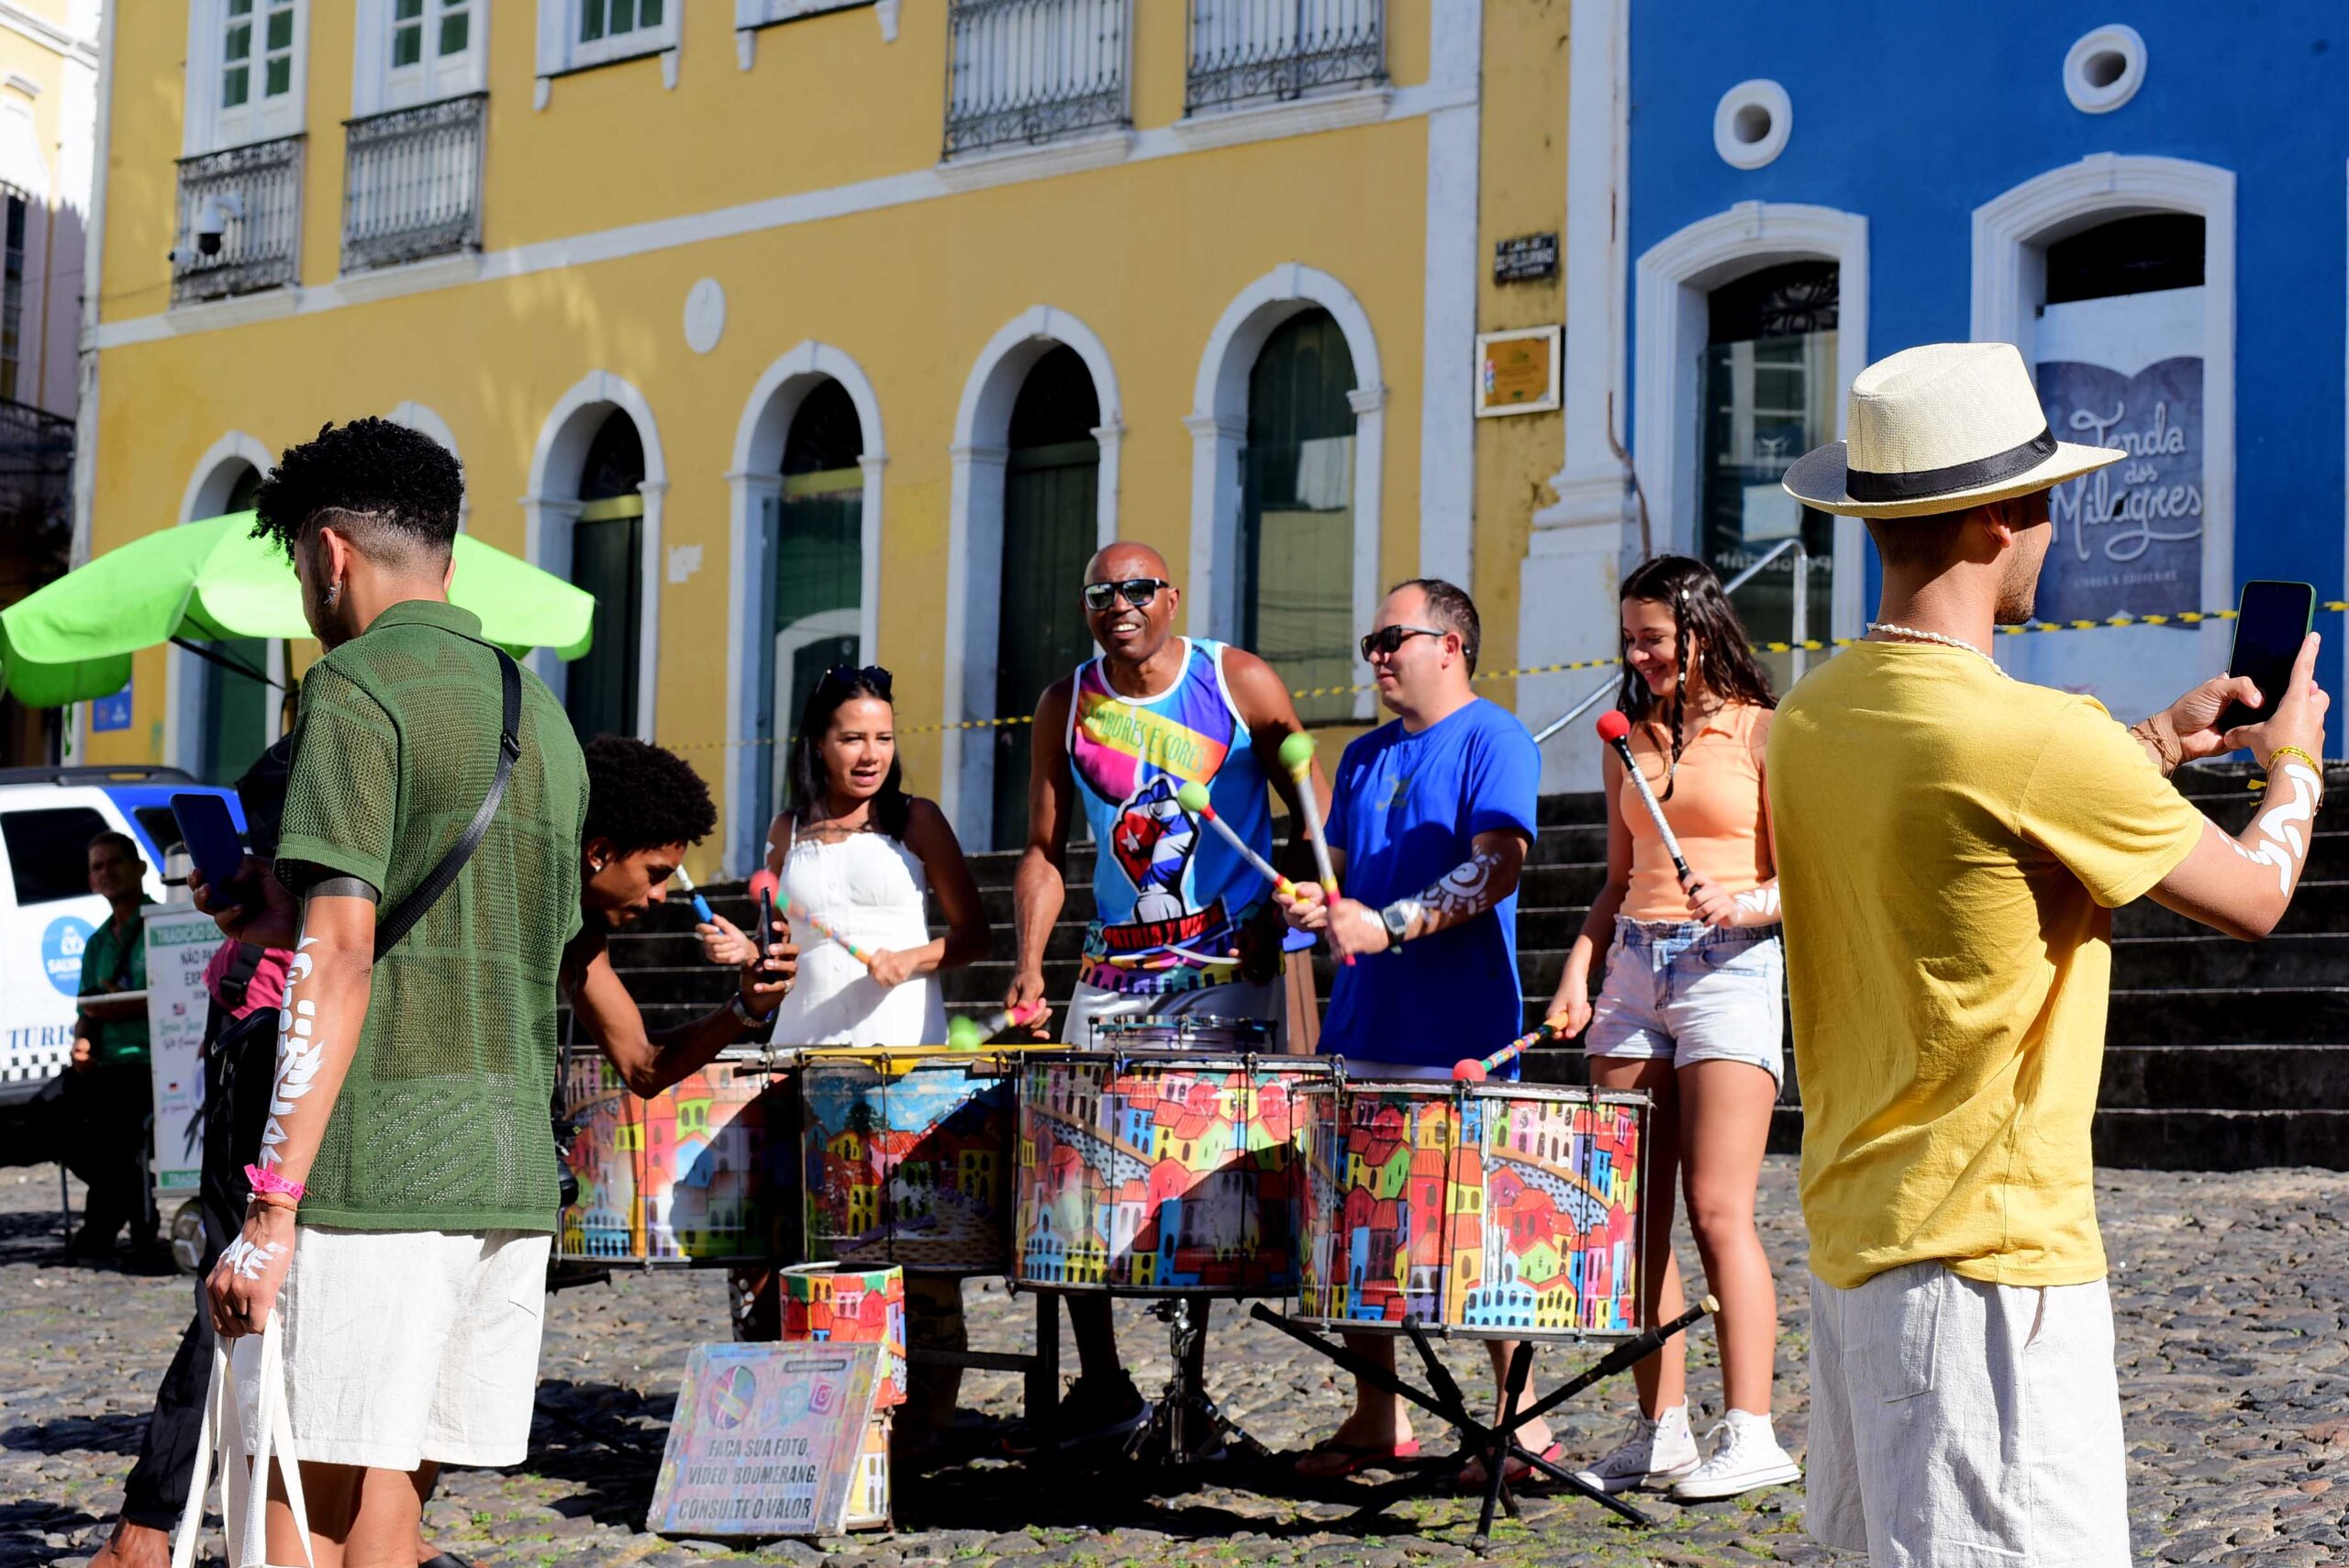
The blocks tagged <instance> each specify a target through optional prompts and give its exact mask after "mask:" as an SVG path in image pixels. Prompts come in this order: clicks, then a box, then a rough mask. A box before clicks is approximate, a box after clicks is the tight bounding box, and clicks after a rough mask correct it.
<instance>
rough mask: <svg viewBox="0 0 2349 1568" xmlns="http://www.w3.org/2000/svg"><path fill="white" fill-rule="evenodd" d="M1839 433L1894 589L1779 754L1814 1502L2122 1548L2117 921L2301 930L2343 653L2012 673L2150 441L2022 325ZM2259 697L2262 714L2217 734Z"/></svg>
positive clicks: (1884, 391) (2058, 1546) (1802, 695)
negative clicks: (2241, 785)
mask: <svg viewBox="0 0 2349 1568" xmlns="http://www.w3.org/2000/svg"><path fill="white" fill-rule="evenodd" d="M1845 426H1846V428H1848V429H1849V430H1850V431H1851V440H1850V442H1849V443H1848V445H1847V444H1846V443H1845V442H1842V441H1835V442H1832V443H1831V444H1830V445H1828V446H1825V447H1821V448H1820V449H1819V450H1815V451H1812V452H1810V453H1808V454H1807V455H1805V456H1804V457H1802V458H1800V459H1799V460H1798V461H1797V462H1795V463H1794V464H1793V466H1791V467H1790V468H1788V469H1787V473H1786V475H1785V477H1784V480H1783V483H1784V484H1785V486H1786V488H1787V491H1788V493H1790V494H1791V495H1794V496H1795V497H1796V498H1797V499H1798V500H1799V501H1801V502H1802V503H1803V504H1804V505H1806V506H1816V507H1819V508H1820V509H1821V510H1822V511H1828V512H1833V513H1838V514H1842V515H1844V516H1850V517H1861V518H1863V519H1865V523H1866V527H1867V530H1868V535H1869V537H1870V538H1871V539H1873V540H1874V541H1875V543H1876V550H1877V553H1878V555H1879V556H1880V558H1881V559H1882V561H1883V562H1884V587H1883V594H1882V596H1881V598H1880V600H1879V602H1878V609H1877V612H1876V619H1875V620H1874V621H1873V622H1871V623H1870V624H1869V627H1868V637H1867V639H1866V640H1865V641H1863V642H1860V643H1858V644H1857V645H1855V646H1854V647H1852V648H1848V649H1846V650H1844V651H1842V652H1841V653H1838V654H1837V655H1836V656H1835V657H1834V658H1832V659H1831V660H1829V661H1828V662H1826V663H1824V664H1823V665H1821V666H1820V668H1818V669H1817V670H1815V671H1813V672H1812V673H1810V675H1809V677H1808V678H1806V679H1805V680H1804V681H1803V682H1802V684H1799V685H1798V686H1796V687H1795V689H1794V690H1793V691H1792V692H1789V693H1788V694H1787V698H1786V700H1785V701H1784V702H1782V703H1781V704H1779V706H1778V717H1777V722H1776V724H1775V725H1774V726H1773V727H1772V729H1771V733H1770V751H1769V788H1770V821H1771V826H1772V828H1773V829H1774V831H1775V833H1776V840H1777V867H1778V873H1779V886H1780V891H1781V894H1782V896H1783V901H1784V917H1785V921H1786V940H1787V982H1788V990H1789V993H1790V997H1791V1000H1792V1003H1793V1012H1794V1042H1795V1062H1796V1067H1797V1070H1798V1076H1799V1077H1800V1079H1801V1083H1802V1100H1803V1138H1802V1207H1803V1221H1804V1224H1805V1226H1806V1227H1807V1229H1809V1240H1810V1272H1811V1285H1810V1440H1809V1451H1808V1453H1807V1454H1806V1455H1805V1459H1806V1461H1807V1462H1808V1463H1809V1472H1810V1473H1809V1484H1808V1488H1807V1496H1806V1497H1805V1499H1804V1507H1803V1522H1804V1524H1805V1525H1806V1526H1807V1527H1808V1528H1809V1531H1810V1533H1811V1534H1812V1535H1813V1536H1815V1537H1817V1538H1818V1539H1819V1540H1821V1541H1823V1542H1825V1543H1826V1544H1828V1545H1830V1546H1832V1547H1837V1548H1840V1549H1842V1550H1844V1551H1865V1552H1866V1553H1867V1554H1868V1559H1869V1561H1870V1562H1873V1563H1876V1564H1880V1565H1886V1568H1889V1565H1893V1564H1898V1565H1901V1568H1909V1565H1912V1564H1913V1565H1938V1564H1944V1563H1950V1564H1957V1563H1965V1564H1975V1563H1985V1562H2002V1563H2004V1562H2013V1563H2032V1564H2038V1563H2049V1564H2053V1563H2064V1564H2066V1565H2067V1568H2126V1564H2128V1563H2129V1562H2132V1561H2134V1557H2133V1553H2132V1546H2131V1542H2130V1528H2129V1527H2130V1519H2129V1506H2128V1490H2127V1469H2126V1464H2127V1461H2126V1453H2125V1450H2124V1447H2123V1438H2122V1429H2121V1392H2120V1385H2119V1381H2118V1379H2117V1378H2116V1376H2115V1374H2114V1371H2113V1328H2112V1300H2111V1296H2110V1292H2109V1290H2108V1288H2107V1285H2106V1279H2105V1275H2106V1266H2107V1265H2106V1259H2105V1251H2104V1243H2103V1240H2102V1238H2101V1237H2100V1236H2099V1233H2098V1229H2097V1218H2096V1175H2095V1170H2094V1166H2093V1163H2092V1152H2093V1151H2092V1145H2091V1142H2090V1138H2089V1124H2090V1122H2091V1120H2092V1118H2094V1116H2095V1113H2096V1099H2097V1081H2098V1078H2099V1073H2100V1071H2101V1068H2102V1065H2103V1057H2104V1039H2105V1014H2106V1009H2107V1006H2108V1005H2109V1003H2110V991H2111V985H2112V911H2113V910H2114V909H2115V908H2117V907H2119V906H2121V905H2123V904H2128V903H2131V902H2132V901H2134V900H2135V899H2138V898H2140V897H2147V896H2150V897H2151V898H2152V899H2153V900H2154V902H2155V903H2157V904H2160V905H2162V906H2164V907H2165V908H2167V909H2170V910H2171V911H2173V912H2175V913H2176V914H2179V915H2182V916H2184V917H2187V918H2188V919H2189V920H2193V921H2196V922H2198V923H2199V924H2201V925H2205V926H2209V927H2210V928H2211V929H2214V930H2217V931H2220V932H2222V933H2224V934H2225V935H2227V936H2231V937H2234V938H2236V939H2238V940H2258V939H2260V938H2263V937H2265V936H2266V935H2267V933H2268V932H2269V931H2271V930H2273V929H2275V927H2276V923H2277V921H2278V920H2280V919H2282V918H2283V917H2284V913H2285V911H2286V910H2287V909H2288V907H2289V906H2290V904H2291V900H2292V895H2293V893H2294V891H2295V890H2296V889H2297V887H2298V886H2299V878H2300V873H2301V872H2302V871H2303V870H2304V869H2305V868H2306V865H2307V861H2308V852H2309V849H2310V843H2311V842H2312V840H2313V839H2314V836H2315V826H2316V821H2315V819H2316V814H2317V811H2318V808H2319V807H2320V806H2321V805H2322V803H2323V797H2324V770H2323V768H2322V766H2321V763H2320V762H2318V761H2317V757H2318V755H2319V753H2320V751H2321V749H2322V747H2323V745H2324V717H2325V711H2326V708H2327V707H2328V706H2329V699H2328V698H2327V697H2326V695H2325V694H2324V692H2323V691H2322V690H2321V689H2320V688H2319V687H2318V685H2317V684H2316V681H2315V678H2314V674H2315V669H2316V660H2317V651H2318V639H2316V638H2315V637H2310V638H2308V639H2306V640H2305V641H2304V642H2303V643H2302V644H2301V647H2300V653H2299V662H2297V663H2296V664H2295V666H2294V667H2293V670H2292V673H2291V675H2290V677H2289V679H2288V681H2286V682H2285V683H2284V687H2283V689H2282V690H2280V691H2269V692H2262V691H2260V690H2259V689H2258V688H2257V687H2255V686H2254V684H2252V683H2251V682H2250V681H2249V680H2247V679H2244V678H2242V677H2240V676H2235V677H2226V676H2221V677H2218V678H2215V679H2212V680H2209V681H2206V682H2204V683H2203V684H2200V685H2199V686H2197V687H2195V688H2194V689H2193V690H2192V691H2189V692H2188V693H2187V694H2186V695H2184V696H2182V697H2180V698H2178V699H2177V701H2176V702H2175V703H2173V704H2171V705H2170V706H2169V707H2168V708H2166V709H2165V710H2164V711H2162V712H2159V713H2156V714H2154V715H2153V716H2151V717H2148V718H2145V719H2143V720H2142V721H2140V722H2139V723H2138V724H2137V725H2136V726H2135V727H2134V728H2131V729H2123V728H2121V725H2120V724H2119V723H2117V722H2116V721H2115V720H2114V719H2113V718H2112V717H2111V716H2110V715H2109V714H2108V713H2106V711H2105V710H2104V708H2103V706H2102V705H2100V704H2099V703H2098V702H2097V701H2096V699H2095V698H2093V697H2089V696H2083V695H2078V694H2076V693H2072V692H2064V691H2055V690H2053V689H2050V688H2048V687H2045V686H2035V685H2031V684H2026V683H2024V682H2021V681H2017V680H2012V679H2010V678H2009V676H2008V675H2007V673H2006V672H2005V671H2004V670H2002V669H2001V668H2000V667H1999V666H1998V662H1996V661H1995V660H1993V659H1992V658H1991V656H1990V654H1989V652H1988V648H1989V644H1990V639H1991V636H1992V633H1993V632H1994V631H1995V630H1996V629H1997V628H1999V627H2002V626H2020V625H2021V624H2023V623H2024V622H2026V621H2028V620H2029V619H2031V617H2032V609H2033V606H2034V602H2035V595H2036V593H2037V589H2038V584H2039V575H2040V569H2041V567H2042V566H2043V563H2044V562H2045V561H2046V559H2047V552H2048V548H2049V545H2050V543H2051V541H2052V539H2053V538H2054V528H2053V527H2052V526H2051V524H2050V522H2049V520H2048V517H2049V501H2048V492H2049V490H2050V488H2051V487H2053V486H2054V485H2057V484H2065V483H2066V482H2068V481H2072V480H2076V479H2078V478H2080V477H2081V476H2083V475H2085V474H2087V473H2091V472H2093V471H2094V470H2096V469H2099V468H2101V467H2103V466H2105V465H2106V464H2108V463H2115V462H2122V461H2124V460H2126V459H2127V457H2128V455H2129V454H2128V453H2127V452H2125V451H2121V450H2114V449H2111V448H2104V447H2082V446H2076V445H2072V444H2070V443H2068V442H2062V441H2058V440H2057V439H2055V438H2054V433H2053V432H2052V431H2051V430H2050V428H2048V423H2047V414H2046V411H2045V409H2044V408H2043V406H2041V404H2040V400H2039V394H2038V390H2037V388H2036V387H2034V386H2033V384H2032V375H2031V372H2030V370H2029V369H2028V368H2027V367H2026V366H2025V365H2024V363H2023V358H2022V355H2021V353H2020V352H2019V351H2018V350H2016V349H2015V348H2014V346H2013V345H2012V344H2009V343H1933V344H1927V345H1925V346H1923V347H1920V348H1915V349H1909V350H1903V351H1902V352H1900V353H1898V354H1895V355H1893V356H1892V357H1891V358H1890V359H1888V360H1885V361H1880V362H1878V363H1876V364H1873V365H1870V366H1868V367H1867V368H1866V369H1865V370H1863V371H1862V372H1860V373H1859V374H1858V375H1857V376H1855V377H1854V378H1853V382H1852V392H1851V402H1850V407H1849V410H1848V417H1847V419H1846V420H1845ZM2231 701H2242V702H2243V703H2245V704H2247V705H2249V706H2251V707H2252V708H2253V709H2254V711H2255V712H2256V713H2258V714H2259V715H2260V716H2261V717H2260V718H2259V720H2258V721H2257V722H2256V723H2254V724H2250V725H2246V726H2243V727H2240V728H2232V729H2225V730H2221V728H2220V724H2221V717H2222V715H2223V714H2224V713H2225V712H2226V708H2227V705H2228V704H2229V703H2230V702H2231ZM2240 748H2249V750H2250V751H2251V753H2252V756H2253V759H2254V762H2256V763H2257V766H2258V768H2259V771H2260V772H2261V773H2264V774H2266V784H2267V789H2266V795H2263V796H2262V797H2261V798H2260V801H2259V804H2258V806H2257V807H2256V808H2255V809H2254V810H2253V811H2252V813H2251V814H2250V818H2249V821H2248V822H2247V823H2246V824H2245V826H2244V828H2243V831H2242V833H2240V834H2237V835H2231V834H2229V833H2227V832H2225V831H2224V830H2223V829H2221V828H2220V827H2219V826H2218V825H2217V824H2216V823H2214V822H2211V821H2210V820H2209V819H2208V818H2207V817H2204V816H2203V815H2202V814H2201V813H2200V812H2199V811H2198V810H2196V809H2195V807H2194V805H2193V803H2192V802H2190V801H2188V799H2186V797H2185V796H2183V795H2180V794H2179V793H2178V792H2177V791H2176V789H2175V788H2174V787H2172V785H2171V784H2170V783H2169V780H2168V778H2167V776H2166V775H2168V774H2169V773H2172V772H2173V771H2175V770H2176V768H2177V767H2178V766H2179V765H2180V764H2181V763H2182V762H2193V761H2196V760H2199V759H2201V758H2206V757H2215V756H2220V755H2223V754H2224V753H2226V752H2229V751H2235V750H2237V749H2240ZM2245 1555H2246V1556H2247V1557H2254V1558H2255V1557H2256V1556H2258V1555H2259V1553H2258V1552H2257V1551H2256V1550H2255V1549H2254V1550H2253V1551H2250V1552H2248V1553H2246V1554H2245Z"/></svg>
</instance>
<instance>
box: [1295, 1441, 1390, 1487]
mask: <svg viewBox="0 0 2349 1568" xmlns="http://www.w3.org/2000/svg"><path fill="white" fill-rule="evenodd" d="M1316 1454H1332V1455H1335V1456H1336V1457H1337V1458H1338V1459H1339V1460H1340V1461H1341V1463H1340V1464H1339V1465H1338V1467H1337V1468H1335V1469H1325V1468H1323V1467H1321V1466H1319V1465H1314V1466H1313V1468H1311V1469H1308V1468H1307V1466H1308V1464H1311V1463H1312V1460H1313V1457H1314V1456H1315V1455H1316ZM1417 1458H1419V1439H1417V1438H1406V1439H1404V1440H1402V1441H1401V1442H1399V1443H1345V1442H1340V1441H1339V1440H1337V1439H1335V1438H1323V1439H1322V1440H1320V1441H1319V1442H1318V1443H1315V1444H1314V1445H1313V1446H1312V1447H1311V1448H1309V1449H1308V1450H1306V1451H1305V1454H1304V1456H1303V1457H1302V1458H1300V1459H1299V1460H1298V1461H1297V1463H1296V1465H1295V1466H1294V1468H1295V1469H1296V1471H1297V1473H1298V1474H1299V1475H1302V1476H1304V1477H1306V1478H1307V1479H1308V1480H1311V1481H1338V1480H1342V1479H1344V1478H1345V1477H1346V1476H1349V1475H1353V1474H1355V1473H1358V1472H1361V1471H1364V1470H1375V1469H1379V1468H1382V1467H1384V1466H1386V1465H1391V1464H1394V1463H1396V1462H1398V1461H1401V1460H1407V1459H1417Z"/></svg>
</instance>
